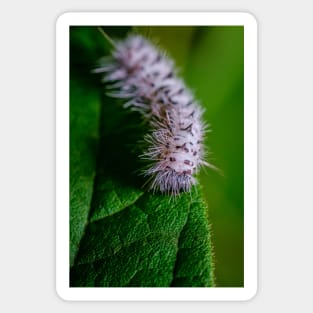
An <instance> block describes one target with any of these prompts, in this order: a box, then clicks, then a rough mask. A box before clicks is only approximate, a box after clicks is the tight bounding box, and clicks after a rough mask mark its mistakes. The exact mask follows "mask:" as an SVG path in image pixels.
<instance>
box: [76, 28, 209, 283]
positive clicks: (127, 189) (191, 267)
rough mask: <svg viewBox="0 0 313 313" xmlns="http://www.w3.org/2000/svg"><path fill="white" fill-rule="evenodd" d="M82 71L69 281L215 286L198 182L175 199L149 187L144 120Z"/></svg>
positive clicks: (78, 74) (78, 86) (78, 79)
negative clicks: (144, 170) (143, 172)
mask: <svg viewBox="0 0 313 313" xmlns="http://www.w3.org/2000/svg"><path fill="white" fill-rule="evenodd" d="M85 34H86V33H85V30H84V33H83V35H85ZM83 37H84V36H83ZM87 37H88V36H87ZM84 42H90V41H88V40H86V39H84V40H83V41H82V42H81V44H82V45H84ZM75 43H76V44H77V43H79V36H77V41H75ZM84 49H86V51H88V47H87V48H86V46H85V47H84V48H82V50H84ZM72 64H73V66H75V64H76V66H77V64H82V63H81V61H79V62H78V61H77V62H76V63H75V62H73V63H72ZM90 66H91V65H89V67H90ZM83 69H84V67H83ZM82 73H84V75H85V74H86V73H87V71H85V70H81V71H72V74H71V78H72V81H73V83H72V84H71V134H70V136H71V138H70V139H71V203H70V215H71V221H70V222H71V225H70V226H71V227H70V229H71V261H72V262H71V271H70V286H72V287H84V286H85V287H87V286H88V287H92V286H97V287H126V286H140V287H144V286H146V287H148V286H149V287H170V286H180V287H183V286H214V272H213V256H212V243H211V228H210V225H209V223H208V217H207V206H206V205H205V203H204V201H203V196H202V191H201V190H200V187H199V186H197V187H194V188H193V189H192V191H191V193H190V194H189V193H185V194H181V195H180V196H179V197H176V198H172V197H170V196H166V195H159V194H152V193H151V192H147V191H145V189H144V188H143V187H142V185H143V183H144V181H143V180H142V178H141V177H140V176H139V175H138V169H140V168H141V167H142V164H140V161H139V160H138V150H139V151H140V146H138V145H137V144H136V143H137V142H138V140H140V139H142V135H143V133H144V132H145V131H146V130H145V127H146V126H145V125H144V124H143V123H142V121H141V118H140V116H139V114H137V113H136V112H128V111H127V110H124V109H123V108H122V107H121V104H120V103H118V102H117V101H112V99H110V98H107V97H106V96H104V95H103V93H104V91H103V89H101V88H99V93H97V91H96V90H97V89H96V88H98V87H99V86H98V84H96V83H94V81H93V79H92V78H90V79H86V77H85V76H84V77H81V75H82ZM89 76H90V75H89ZM90 138H95V139H96V140H94V143H95V145H90ZM95 146H96V147H97V148H95ZM72 148H73V151H76V152H72ZM72 175H73V178H72ZM72 181H73V183H72ZM86 181H87V182H86ZM74 182H75V184H74ZM72 186H73V188H72ZM72 238H73V240H72ZM73 260H74V261H73Z"/></svg>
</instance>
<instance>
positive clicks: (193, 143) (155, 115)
mask: <svg viewBox="0 0 313 313" xmlns="http://www.w3.org/2000/svg"><path fill="white" fill-rule="evenodd" d="M99 63H100V64H99V66H98V67H97V68H96V69H95V70H94V72H97V73H101V74H102V75H103V76H102V81H103V82H104V83H106V85H107V94H108V95H109V96H111V97H115V98H121V99H125V103H124V107H125V108H130V109H132V110H136V111H139V112H140V113H141V115H142V116H143V118H144V119H145V120H146V121H147V122H148V125H149V128H150V132H149V133H148V134H147V135H145V137H144V141H145V142H146V145H147V148H146V150H145V151H144V152H143V153H142V154H141V155H140V158H142V159H144V160H147V161H148V163H149V166H148V167H147V168H146V169H144V170H143V175H144V176H146V177H147V178H148V179H147V185H148V186H149V189H150V190H153V191H160V192H162V193H167V194H171V195H178V194H179V193H180V192H184V191H190V189H191V187H192V185H194V184H195V183H196V178H195V174H196V173H197V172H198V171H199V168H200V167H201V166H203V165H204V166H211V167H212V165H211V164H209V163H208V162H206V161H205V160H204V158H205V149H204V146H203V139H204V134H205V132H206V131H207V127H206V126H205V124H204V123H203V121H202V114H203V109H202V108H201V107H200V105H199V104H198V102H197V101H196V100H195V99H194V97H193V95H192V93H191V92H190V90H189V89H188V88H187V87H186V86H185V84H184V82H183V81H182V80H181V79H180V78H179V77H178V76H177V73H176V71H175V67H174V63H173V61H171V60H170V59H169V58H168V57H167V56H166V55H165V54H164V53H163V52H162V51H160V50H159V49H158V48H156V47H155V46H154V45H153V44H152V43H151V42H149V41H148V40H147V39H145V38H143V37H142V36H140V35H129V36H128V37H127V38H126V39H124V40H122V41H116V42H115V44H114V50H113V52H112V54H111V55H110V56H108V57H104V58H102V59H101V60H100V62H99Z"/></svg>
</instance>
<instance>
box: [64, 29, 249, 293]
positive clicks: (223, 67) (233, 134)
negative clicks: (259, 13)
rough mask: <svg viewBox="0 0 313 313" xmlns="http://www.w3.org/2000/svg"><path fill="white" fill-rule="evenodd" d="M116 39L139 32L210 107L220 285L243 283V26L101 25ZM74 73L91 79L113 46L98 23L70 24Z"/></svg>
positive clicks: (210, 178) (210, 192) (207, 189)
mask: <svg viewBox="0 0 313 313" xmlns="http://www.w3.org/2000/svg"><path fill="white" fill-rule="evenodd" d="M102 28H103V29H104V31H105V32H106V33H107V34H108V35H109V36H110V37H111V38H112V39H113V40H114V39H117V38H124V37H125V35H126V34H127V33H130V32H138V33H141V34H142V35H144V36H145V37H147V38H149V39H150V40H152V41H153V42H154V43H156V44H157V45H158V46H159V47H160V48H161V49H163V50H164V51H166V52H167V54H168V55H169V56H170V57H171V58H173V59H174V61H175V63H176V65H177V68H178V73H179V76H181V77H182V78H183V79H184V80H185V81H186V84H187V86H188V87H189V88H190V89H191V90H192V91H193V92H194V94H195V97H196V99H198V101H199V102H200V103H201V105H202V106H203V107H204V108H205V116H204V119H205V121H206V122H207V123H209V124H210V125H211V130H212V132H210V133H209V134H208V135H207V138H206V145H207V147H208V148H209V151H210V154H209V161H210V162H211V163H213V164H214V165H215V166H216V167H218V169H219V171H214V170H211V169H207V170H206V171H202V172H201V174H200V182H201V184H202V186H203V191H204V194H205V197H206V201H207V204H208V207H209V212H208V213H209V217H210V221H209V222H210V223H211V224H212V228H213V244H214V251H215V274H216V284H217V286H219V287H239V286H243V283H244V271H243V269H244V263H243V260H244V258H243V253H244V246H243V239H244V238H243V235H244V223H243V221H244V29H243V27H240V26H216V27H185V26H183V27H182V26H180V27H173V26H171V27H163V26H162V27H155V26H154V27H148V26H146V27H105V26H103V27H102ZM70 36H71V37H70V39H71V58H70V61H71V75H73V73H75V72H79V74H80V76H81V77H85V79H86V80H88V84H90V85H93V86H96V87H97V86H98V85H99V81H98V80H99V77H96V76H92V75H90V69H91V68H92V67H93V66H94V65H95V63H96V61H97V59H98V58H99V57H101V56H102V55H105V54H107V53H108V51H109V47H110V46H109V44H108V43H107V42H106V41H105V39H104V38H103V37H102V35H101V34H100V32H99V31H97V28H96V27H86V26H84V27H71V32H70Z"/></svg>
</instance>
